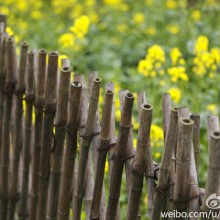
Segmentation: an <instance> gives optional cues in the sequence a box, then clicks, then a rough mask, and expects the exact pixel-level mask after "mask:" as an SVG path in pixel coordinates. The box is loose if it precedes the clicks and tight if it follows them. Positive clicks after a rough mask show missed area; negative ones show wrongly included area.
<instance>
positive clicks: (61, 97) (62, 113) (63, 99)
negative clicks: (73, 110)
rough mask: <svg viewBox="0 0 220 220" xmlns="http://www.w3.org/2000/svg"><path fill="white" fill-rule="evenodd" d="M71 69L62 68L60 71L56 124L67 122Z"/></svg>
mask: <svg viewBox="0 0 220 220" xmlns="http://www.w3.org/2000/svg"><path fill="white" fill-rule="evenodd" d="M70 74H71V67H67V66H65V67H62V68H61V70H60V80H59V88H58V97H57V107H56V111H57V112H56V118H55V123H56V124H57V123H63V122H66V120H67V102H68V92H69V85H70Z"/></svg>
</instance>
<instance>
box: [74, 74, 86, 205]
mask: <svg viewBox="0 0 220 220" xmlns="http://www.w3.org/2000/svg"><path fill="white" fill-rule="evenodd" d="M74 80H75V81H77V82H80V83H81V85H82V89H81V96H80V106H79V109H80V113H79V137H78V139H79V141H78V142H79V145H78V146H79V148H80V146H81V144H82V137H81V136H82V135H83V134H84V132H85V124H86V119H87V114H88V96H87V85H86V80H85V77H84V75H81V74H80V75H75V76H74ZM79 148H78V149H77V157H76V161H75V166H74V175H73V184H72V205H71V206H72V209H73V200H74V195H75V189H76V182H77V173H78V162H79V160H78V159H79V158H78V156H79Z"/></svg>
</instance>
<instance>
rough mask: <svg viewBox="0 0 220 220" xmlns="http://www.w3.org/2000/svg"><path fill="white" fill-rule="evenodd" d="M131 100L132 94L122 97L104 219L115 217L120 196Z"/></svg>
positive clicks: (112, 219) (131, 105)
mask: <svg viewBox="0 0 220 220" xmlns="http://www.w3.org/2000/svg"><path fill="white" fill-rule="evenodd" d="M133 101H134V96H133V94H132V93H127V94H126V95H125V99H124V104H123V106H124V107H123V113H122V117H121V126H120V131H119V138H118V141H117V148H116V154H115V156H114V164H113V167H112V173H111V180H110V191H109V199H108V208H107V214H106V220H115V219H116V213H117V207H118V201H119V197H120V189H121V178H122V172H123V167H124V162H125V160H126V146H127V141H128V136H129V130H130V127H131V118H132V107H133Z"/></svg>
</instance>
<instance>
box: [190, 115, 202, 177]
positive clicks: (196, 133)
mask: <svg viewBox="0 0 220 220" xmlns="http://www.w3.org/2000/svg"><path fill="white" fill-rule="evenodd" d="M190 118H191V119H192V120H193V121H194V128H193V150H194V156H195V163H196V172H197V174H198V171H199V155H200V115H199V114H196V113H193V114H191V115H190ZM197 176H198V175H197Z"/></svg>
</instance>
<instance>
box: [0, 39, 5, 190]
mask: <svg viewBox="0 0 220 220" xmlns="http://www.w3.org/2000/svg"><path fill="white" fill-rule="evenodd" d="M5 78H6V38H4V39H3V40H2V43H1V50H0V159H1V145H2V127H3V121H2V120H3V108H4V105H3V104H4V86H5ZM0 188H1V186H0Z"/></svg>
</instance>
